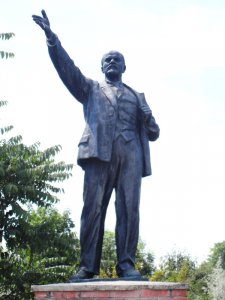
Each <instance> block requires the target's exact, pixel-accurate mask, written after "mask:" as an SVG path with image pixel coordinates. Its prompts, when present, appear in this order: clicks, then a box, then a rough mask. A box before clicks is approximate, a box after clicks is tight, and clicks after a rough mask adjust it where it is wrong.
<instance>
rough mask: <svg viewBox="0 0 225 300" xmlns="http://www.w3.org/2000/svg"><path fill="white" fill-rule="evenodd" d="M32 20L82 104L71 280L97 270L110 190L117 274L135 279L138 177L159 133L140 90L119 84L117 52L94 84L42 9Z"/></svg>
mask: <svg viewBox="0 0 225 300" xmlns="http://www.w3.org/2000/svg"><path fill="white" fill-rule="evenodd" d="M33 20H34V21H35V22H36V23H37V24H38V25H39V26H40V27H41V28H42V29H43V30H44V32H45V34H46V37H47V45H48V51H49V55H50V57H51V60H52V62H53V64H54V66H55V68H56V70H57V72H58V74H59V77H60V78H61V80H62V81H63V83H64V84H65V86H66V87H67V88H68V90H69V91H70V92H71V94H72V95H73V96H74V97H75V98H76V100H78V101H79V102H80V103H82V105H83V110H84V118H85V121H86V127H85V130H84V133H83V135H82V137H81V140H80V142H79V152H78V160H77V162H78V165H80V166H81V167H82V168H83V170H84V171H85V177H84V191H83V201H84V205H83V210H82V215H81V229H80V244H81V257H80V269H79V271H78V272H77V273H76V274H75V275H74V276H73V277H72V278H71V282H73V281H76V280H81V279H89V278H93V277H94V275H97V274H99V268H100V260H101V252H102V242H103V235H104V222H105V216H106V210H107V207H108V204H109V200H110V197H111V194H112V191H113V189H115V194H116V201H115V209H116V217H117V220H116V247H117V266H116V271H117V275H118V277H121V278H128V279H131V278H140V277H141V275H140V273H139V272H138V271H137V270H135V253H136V249H137V243H138V236H139V201H140V188H141V179H142V177H144V176H148V175H151V165H150V151H149V141H155V140H156V139H157V138H158V137H159V127H158V125H157V124H156V122H155V119H154V117H153V115H152V112H151V110H150V108H149V106H148V104H147V102H146V100H145V96H144V94H143V93H138V92H136V91H135V90H133V89H132V88H131V87H129V86H128V85H126V84H124V83H122V74H123V73H124V72H125V70H126V65H125V60H124V56H123V55H122V54H121V53H119V52H117V51H110V52H108V53H107V54H105V55H104V56H103V58H102V61H101V66H102V67H101V68H102V72H103V73H104V75H105V80H104V81H103V82H102V83H98V82H97V81H94V80H92V79H89V78H87V77H85V76H84V75H83V74H82V73H81V71H80V70H79V68H78V67H77V66H76V65H75V64H74V62H73V61H72V60H71V58H70V57H69V55H68V54H67V52H66V51H65V50H64V49H63V47H62V46H61V43H60V41H59V39H58V37H57V35H56V34H54V33H53V32H52V30H51V29H50V23H49V20H48V17H47V15H46V13H45V11H44V10H42V16H36V15H34V16H33Z"/></svg>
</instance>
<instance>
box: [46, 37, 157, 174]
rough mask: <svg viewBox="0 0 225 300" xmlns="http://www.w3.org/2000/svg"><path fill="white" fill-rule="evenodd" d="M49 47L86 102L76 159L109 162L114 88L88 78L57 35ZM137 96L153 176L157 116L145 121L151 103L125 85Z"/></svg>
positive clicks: (70, 85) (145, 152)
mask: <svg viewBox="0 0 225 300" xmlns="http://www.w3.org/2000/svg"><path fill="white" fill-rule="evenodd" d="M48 45H49V47H48V49H49V55H50V57H51V60H52V62H53V64H54V66H55V68H56V70H57V72H58V74H59V76H60V78H61V79H62V81H63V83H64V84H65V85H66V87H67V88H68V90H69V91H70V92H71V93H72V95H73V96H74V97H75V98H76V99H77V100H78V101H79V102H81V103H82V104H83V110H84V118H85V121H86V126H85V130H84V132H83V135H82V137H81V139H80V142H79V145H78V146H79V151H78V158H77V162H78V165H80V166H81V167H83V166H84V163H85V161H86V160H87V159H89V158H97V159H99V160H102V161H106V162H109V161H110V159H111V153H112V145H113V139H114V133H115V127H116V116H117V114H116V112H117V101H116V97H115V95H114V93H113V92H112V90H111V89H110V88H109V87H108V86H107V84H106V83H105V82H103V83H98V82H97V81H94V80H91V79H89V78H87V77H85V76H84V75H83V74H82V73H81V71H80V70H79V68H78V67H77V66H75V64H74V62H73V60H72V59H71V58H70V57H69V55H68V54H67V53H66V51H65V50H64V49H63V47H62V46H61V43H60V41H59V40H58V38H57V37H56V36H54V43H53V46H50V43H49V44H48ZM125 86H126V87H127V88H128V89H130V91H132V93H133V94H134V95H135V97H136V98H137V103H138V107H139V109H138V126H139V128H138V132H139V136H140V141H141V146H142V152H143V162H142V163H143V177H144V176H147V175H151V163H150V148H149V141H154V140H156V139H157V138H158V137H159V127H158V125H157V124H156V122H155V119H154V117H153V116H152V117H151V118H149V119H148V122H145V120H144V117H143V113H142V110H141V106H142V105H148V104H147V102H146V100H145V96H144V94H143V93H138V92H136V91H134V90H133V89H132V88H130V87H129V86H127V85H125Z"/></svg>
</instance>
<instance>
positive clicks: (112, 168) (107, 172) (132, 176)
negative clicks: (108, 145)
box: [80, 136, 142, 275]
mask: <svg viewBox="0 0 225 300" xmlns="http://www.w3.org/2000/svg"><path fill="white" fill-rule="evenodd" d="M141 178H142V151H141V146H140V142H139V139H137V138H136V139H133V140H131V141H129V142H126V141H125V140H124V139H123V137H122V136H119V137H118V138H117V140H116V141H114V143H113V150H112V158H111V161H110V162H103V161H100V160H98V159H89V160H87V163H86V166H85V177H84V192H83V198H84V206H83V210H82V215H81V229H80V244H81V257H80V267H81V268H83V269H84V270H86V271H88V272H91V273H94V274H99V268H100V260H101V252H102V243H103V235H104V223H105V217H106V210H107V207H108V204H109V200H110V197H111V194H112V191H113V189H114V188H115V195H116V201H115V209H116V248H117V273H118V275H119V274H120V272H121V271H123V270H126V269H128V268H130V267H134V263H135V253H136V249H137V243H138V236H139V202H140V188H141Z"/></svg>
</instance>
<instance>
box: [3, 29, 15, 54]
mask: <svg viewBox="0 0 225 300" xmlns="http://www.w3.org/2000/svg"><path fill="white" fill-rule="evenodd" d="M14 36H15V34H14V33H13V32H8V33H0V39H2V40H9V39H11V38H12V37H14ZM0 57H1V58H6V59H7V58H12V57H14V53H12V52H8V51H3V50H0Z"/></svg>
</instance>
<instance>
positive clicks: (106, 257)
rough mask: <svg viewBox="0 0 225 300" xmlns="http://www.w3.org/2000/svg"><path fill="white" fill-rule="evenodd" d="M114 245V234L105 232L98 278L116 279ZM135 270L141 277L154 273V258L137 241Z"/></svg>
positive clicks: (140, 241)
mask: <svg viewBox="0 0 225 300" xmlns="http://www.w3.org/2000/svg"><path fill="white" fill-rule="evenodd" d="M116 263H117V257H116V243H115V234H114V232H112V231H109V230H106V231H105V234H104V240H103V247H102V259H101V268H100V277H103V278H104V277H107V278H114V277H116V276H117V275H116ZM136 269H137V270H138V271H139V272H140V273H141V275H142V276H148V277H149V276H151V274H152V272H153V271H154V256H153V255H152V254H151V252H149V251H146V245H145V243H144V242H143V241H142V240H141V238H140V239H139V243H138V248H137V253H136Z"/></svg>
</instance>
